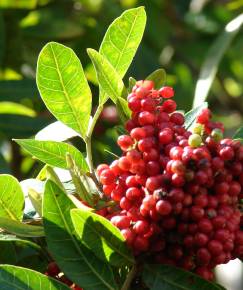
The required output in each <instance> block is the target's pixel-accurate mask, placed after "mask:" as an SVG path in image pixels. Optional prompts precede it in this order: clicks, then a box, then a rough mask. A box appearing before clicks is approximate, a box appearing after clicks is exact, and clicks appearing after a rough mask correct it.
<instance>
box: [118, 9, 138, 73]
mask: <svg viewBox="0 0 243 290" xmlns="http://www.w3.org/2000/svg"><path fill="white" fill-rule="evenodd" d="M138 15H139V13H138V12H137V13H136V16H135V19H134V22H133V24H132V26H131V29H130V31H129V34H128V37H127V38H126V41H125V45H124V46H123V49H122V51H121V53H120V54H119V57H118V60H117V63H116V64H115V66H114V68H115V69H117V67H118V66H119V63H120V60H121V57H122V56H123V54H124V51H125V49H126V47H127V42H128V40H129V39H130V36H131V34H132V31H133V28H134V26H135V23H136V21H137V18H138ZM118 74H119V73H118ZM119 75H120V76H121V77H123V75H124V73H122V74H119Z"/></svg>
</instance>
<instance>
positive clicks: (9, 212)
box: [0, 199, 18, 221]
mask: <svg viewBox="0 0 243 290" xmlns="http://www.w3.org/2000/svg"><path fill="white" fill-rule="evenodd" d="M0 204H1V205H2V207H3V209H4V210H5V211H6V212H7V214H8V216H9V217H10V219H11V220H15V221H18V218H17V216H15V215H14V213H12V211H11V210H9V209H8V207H7V206H6V204H5V202H4V201H3V200H2V199H0Z"/></svg>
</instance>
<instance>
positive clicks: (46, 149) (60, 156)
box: [15, 139, 88, 172]
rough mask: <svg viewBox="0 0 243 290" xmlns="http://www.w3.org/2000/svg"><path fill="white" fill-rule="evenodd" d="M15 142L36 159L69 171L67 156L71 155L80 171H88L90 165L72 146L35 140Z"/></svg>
mask: <svg viewBox="0 0 243 290" xmlns="http://www.w3.org/2000/svg"><path fill="white" fill-rule="evenodd" d="M15 141H16V142H17V143H18V144H19V145H20V146H21V147H23V148H24V149H25V150H26V151H28V152H29V153H30V154H32V155H33V156H34V157H35V158H37V159H39V160H41V161H42V162H45V163H46V164H48V165H51V166H55V167H59V168H64V169H67V168H68V166H67V162H66V154H67V153H69V154H70V155H71V156H72V158H73V160H74V161H75V164H76V165H77V166H78V167H79V168H80V170H82V171H84V172H87V171H88V165H87V163H86V161H85V159H84V157H83V155H82V153H81V152H80V151H79V150H78V149H76V148H75V147H74V146H72V145H69V144H67V143H62V142H55V141H38V140H33V139H22V140H21V139H19V140H15Z"/></svg>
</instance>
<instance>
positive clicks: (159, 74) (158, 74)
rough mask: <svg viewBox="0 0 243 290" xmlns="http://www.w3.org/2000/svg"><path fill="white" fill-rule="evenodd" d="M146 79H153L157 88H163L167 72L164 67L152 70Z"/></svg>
mask: <svg viewBox="0 0 243 290" xmlns="http://www.w3.org/2000/svg"><path fill="white" fill-rule="evenodd" d="M146 80H149V81H153V82H154V87H155V89H159V88H161V87H162V86H163V85H164V84H165V81H166V72H165V70H164V69H162V68H160V69H157V70H155V71H154V72H152V73H151V74H150V75H149V76H147V77H146Z"/></svg>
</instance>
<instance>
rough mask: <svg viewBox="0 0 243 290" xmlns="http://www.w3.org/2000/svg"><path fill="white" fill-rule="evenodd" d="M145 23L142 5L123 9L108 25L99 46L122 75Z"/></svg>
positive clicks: (140, 38) (101, 51) (130, 59)
mask: <svg viewBox="0 0 243 290" xmlns="http://www.w3.org/2000/svg"><path fill="white" fill-rule="evenodd" d="M145 25H146V13H145V10H144V7H138V8H133V9H129V10H127V11H125V12H124V13H123V14H122V15H121V16H120V17H118V18H117V19H115V20H114V21H113V22H112V23H111V25H110V26H109V28H108V30H107V31H106V34H105V36H104V39H103V41H102V43H101V46H100V54H101V55H103V56H104V57H105V58H106V59H107V60H108V61H109V62H110V64H111V65H112V66H113V67H114V69H115V70H116V71H117V73H118V75H119V76H121V77H123V76H124V75H125V73H126V71H127V69H128V68H129V66H130V64H131V62H132V60H133V57H134V55H135V53H136V51H137V48H138V46H139V44H140V42H141V40H142V37H143V33H144V29H145Z"/></svg>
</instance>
